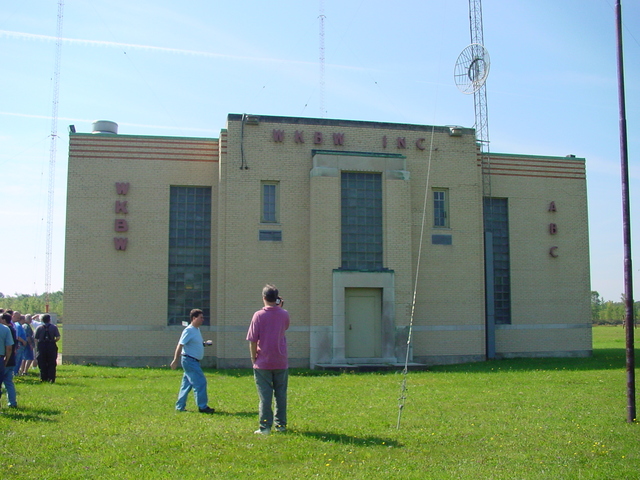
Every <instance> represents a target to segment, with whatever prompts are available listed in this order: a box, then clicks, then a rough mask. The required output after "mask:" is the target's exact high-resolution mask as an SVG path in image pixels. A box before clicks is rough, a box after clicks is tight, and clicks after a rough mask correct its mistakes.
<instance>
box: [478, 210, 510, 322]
mask: <svg viewBox="0 0 640 480" xmlns="http://www.w3.org/2000/svg"><path fill="white" fill-rule="evenodd" d="M484 211H485V215H486V216H487V219H486V225H487V230H488V231H490V232H491V233H492V234H493V290H494V292H493V294H494V302H493V304H494V310H495V312H494V313H495V321H496V324H497V325H500V324H503V325H504V324H510V323H511V274H510V255H509V208H508V204H507V199H506V198H486V197H485V199H484Z"/></svg>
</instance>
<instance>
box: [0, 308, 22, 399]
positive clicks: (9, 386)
mask: <svg viewBox="0 0 640 480" xmlns="http://www.w3.org/2000/svg"><path fill="white" fill-rule="evenodd" d="M12 313H13V312H11V313H8V312H4V313H3V314H2V316H1V317H0V318H1V320H0V323H1V324H2V326H3V327H4V328H5V329H6V331H8V332H9V337H8V338H7V337H6V331H5V330H4V329H3V330H2V333H1V335H2V337H3V342H2V345H4V349H2V350H0V352H4V362H3V366H4V368H3V371H2V376H0V387H2V385H3V384H4V386H5V388H6V390H7V397H8V401H7V406H8V407H10V408H16V407H17V406H18V404H17V403H16V387H15V385H14V384H13V367H15V365H16V364H15V359H16V355H15V348H14V347H15V343H16V339H15V338H16V330H15V328H13V324H12V323H11V315H12ZM7 345H9V346H7Z"/></svg>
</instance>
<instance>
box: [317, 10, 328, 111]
mask: <svg viewBox="0 0 640 480" xmlns="http://www.w3.org/2000/svg"><path fill="white" fill-rule="evenodd" d="M318 18H319V19H320V117H321V118H324V19H325V18H326V17H325V16H324V0H320V15H319V16H318Z"/></svg>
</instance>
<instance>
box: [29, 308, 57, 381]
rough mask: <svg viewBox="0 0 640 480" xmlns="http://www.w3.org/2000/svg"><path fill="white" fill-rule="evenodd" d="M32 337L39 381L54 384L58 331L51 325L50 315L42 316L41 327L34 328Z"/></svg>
mask: <svg viewBox="0 0 640 480" xmlns="http://www.w3.org/2000/svg"><path fill="white" fill-rule="evenodd" d="M33 337H34V339H35V341H36V349H37V351H38V353H37V354H36V360H37V362H38V368H39V369H40V381H41V382H51V383H55V381H56V366H57V364H58V340H60V331H59V330H58V327H56V326H55V325H52V324H51V315H49V314H48V313H47V314H44V315H43V316H42V325H40V326H39V327H38V328H36V331H35V333H34V334H33Z"/></svg>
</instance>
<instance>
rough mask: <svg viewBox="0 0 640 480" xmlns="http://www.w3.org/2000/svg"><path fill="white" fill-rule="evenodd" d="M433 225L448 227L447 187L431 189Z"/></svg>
mask: <svg viewBox="0 0 640 480" xmlns="http://www.w3.org/2000/svg"><path fill="white" fill-rule="evenodd" d="M433 226H434V227H437V228H448V227H449V190H447V189H444V188H438V189H434V190H433Z"/></svg>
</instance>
